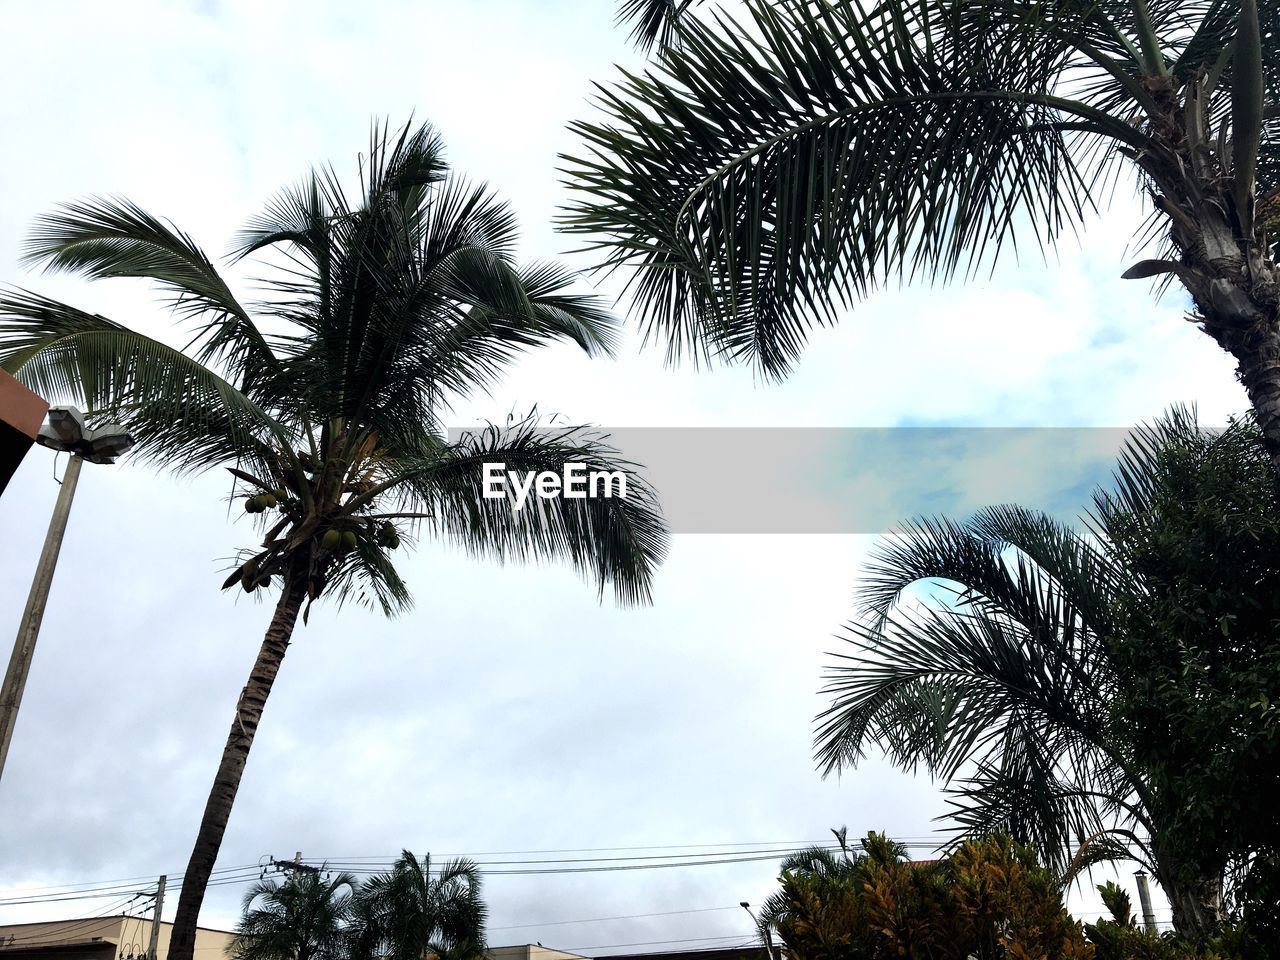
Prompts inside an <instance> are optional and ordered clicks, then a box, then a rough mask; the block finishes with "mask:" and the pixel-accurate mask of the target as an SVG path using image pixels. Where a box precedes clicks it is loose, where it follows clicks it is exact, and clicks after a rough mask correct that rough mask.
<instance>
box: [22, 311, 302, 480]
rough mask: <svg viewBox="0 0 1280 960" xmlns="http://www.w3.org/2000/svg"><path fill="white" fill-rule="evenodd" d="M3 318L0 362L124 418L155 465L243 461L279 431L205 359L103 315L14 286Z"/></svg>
mask: <svg viewBox="0 0 1280 960" xmlns="http://www.w3.org/2000/svg"><path fill="white" fill-rule="evenodd" d="M0 321H3V322H2V323H0V366H3V368H4V369H5V370H6V371H8V372H9V373H11V374H13V375H14V376H15V377H17V378H18V379H19V380H21V381H22V382H23V383H25V384H27V385H28V386H30V387H31V388H32V389H33V390H35V391H37V392H38V393H41V394H42V395H44V396H46V397H49V398H51V399H62V400H67V401H71V402H76V403H81V404H84V405H85V406H86V407H87V409H88V410H89V411H90V412H91V413H93V414H94V415H96V416H97V417H98V418H100V419H105V420H113V421H116V422H119V423H122V424H123V425H124V426H125V427H126V428H127V429H128V430H129V431H130V432H131V433H133V435H134V439H135V441H137V443H138V445H139V446H138V456H140V457H142V458H143V459H145V460H149V461H150V462H152V463H154V464H156V465H157V466H164V467H166V468H171V469H177V470H199V469H205V468H207V467H210V466H214V465H216V464H219V463H226V462H228V461H232V462H237V461H241V460H244V459H245V458H249V457H253V456H255V455H256V453H257V451H258V450H259V448H260V447H261V446H262V445H263V444H265V443H270V442H272V440H274V439H275V438H276V437H277V436H278V435H279V433H280V427H279V425H278V424H277V423H276V422H275V421H274V420H273V419H272V418H271V417H270V416H269V415H268V414H267V413H266V412H264V411H263V410H262V409H261V408H260V407H259V406H258V405H257V404H255V403H254V402H253V401H252V400H251V399H249V398H248V397H246V396H245V395H244V394H243V393H241V392H240V391H239V390H237V389H236V388H235V387H234V386H232V385H231V384H230V383H228V382H227V381H226V380H224V379H222V378H221V377H219V376H218V375H217V374H215V373H214V372H212V371H211V370H209V369H208V368H207V367H205V366H204V365H203V364H202V363H200V362H199V361H198V360H196V359H194V358H192V357H189V356H187V355H186V354H184V353H183V352H182V351H180V350H176V349H174V348H173V347H170V346H167V345H166V344H163V343H160V342H159V341H157V340H153V339H151V338H150V337H146V336H144V335H142V334H140V333H137V332H136V331H133V330H130V329H129V328H127V327H125V326H123V325H121V324H118V323H115V322H114V321H112V320H108V319H107V318H105V317H101V316H98V315H96V314H88V313H85V312H83V311H81V310H77V309H76V308H74V307H70V306H67V305H66V304H64V303H60V302H58V301H56V300H50V299H48V298H46V297H42V296H40V295H38V294H34V293H29V292H27V291H23V290H13V291H10V292H7V293H4V294H3V295H0Z"/></svg>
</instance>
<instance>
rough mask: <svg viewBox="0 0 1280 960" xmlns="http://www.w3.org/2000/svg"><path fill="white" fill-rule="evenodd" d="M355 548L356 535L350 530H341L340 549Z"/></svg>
mask: <svg viewBox="0 0 1280 960" xmlns="http://www.w3.org/2000/svg"><path fill="white" fill-rule="evenodd" d="M355 548H356V535H355V533H354V532H353V531H351V530H344V531H342V549H343V550H344V551H345V550H354V549H355Z"/></svg>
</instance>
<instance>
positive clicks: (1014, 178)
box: [563, 0, 1280, 469]
mask: <svg viewBox="0 0 1280 960" xmlns="http://www.w3.org/2000/svg"><path fill="white" fill-rule="evenodd" d="M735 6H736V5H735ZM743 6H744V8H745V15H744V16H742V17H740V18H735V17H734V16H733V15H732V14H731V13H728V12H723V11H720V12H717V13H716V14H714V15H710V16H693V15H691V13H690V10H689V9H688V8H689V7H690V4H689V3H673V2H671V0H631V2H629V3H627V4H625V5H624V7H623V8H622V14H623V16H625V17H628V18H630V19H631V20H632V22H633V23H634V24H635V31H636V35H637V37H638V38H639V39H640V40H641V41H642V42H647V43H655V42H657V43H661V42H662V41H663V39H664V38H666V39H668V41H669V42H668V43H667V44H666V45H665V46H664V47H663V48H662V50H661V53H660V55H659V57H658V58H657V60H656V62H655V63H654V64H653V65H652V67H651V68H650V69H649V70H647V71H645V72H644V73H642V74H626V75H625V76H624V78H623V79H622V80H621V81H620V82H618V83H616V84H613V85H610V86H607V87H604V88H602V90H601V93H600V97H599V100H600V104H601V107H602V109H603V112H604V116H603V117H602V118H601V119H599V120H594V121H590V122H580V123H576V124H574V129H575V130H576V131H577V132H578V134H580V136H581V138H582V140H583V148H582V149H581V151H579V155H578V156H576V157H574V156H570V157H566V158H564V159H565V162H566V170H565V172H566V174H567V182H568V184H569V186H570V188H571V189H573V190H575V191H576V192H577V193H576V199H575V200H574V201H573V202H572V204H571V205H570V207H569V208H568V210H567V212H566V213H565V214H564V223H563V226H564V228H565V229H566V230H568V231H570V232H572V233H577V234H581V235H583V236H584V237H585V238H586V240H585V241H584V242H585V243H586V245H587V248H588V249H592V250H596V251H598V252H599V254H600V255H601V256H602V257H603V264H604V267H605V268H606V269H614V268H619V267H627V268H635V269H634V272H633V273H632V274H631V275H630V281H629V283H630V290H631V292H632V295H633V300H634V307H635V310H636V311H637V312H638V314H639V316H640V317H641V318H642V322H643V324H644V327H645V331H646V335H647V336H648V335H652V336H655V337H656V338H658V339H661V340H664V341H665V343H666V346H667V351H668V356H669V358H672V359H675V358H679V357H681V356H682V355H686V354H689V355H692V356H693V357H694V358H695V359H706V358H709V357H713V356H715V357H719V358H723V359H726V360H729V361H744V362H749V363H752V364H754V365H755V366H756V367H757V368H758V369H759V370H760V371H761V372H762V373H763V374H765V375H766V376H769V377H782V376H784V375H785V374H786V373H787V371H788V369H789V367H790V365H791V364H792V363H793V362H794V361H795V360H796V358H797V357H798V356H799V355H800V353H801V351H802V349H803V346H804V343H805V340H806V338H807V335H808V331H809V330H810V328H811V327H812V326H814V325H815V324H816V325H823V324H828V323H831V322H834V321H835V319H836V316H837V313H838V311H839V310H840V309H842V308H844V307H847V306H849V305H850V304H851V303H852V302H853V301H854V300H856V299H858V298H861V297H863V296H865V295H866V294H867V293H868V292H870V291H871V290H873V289H874V288H876V287H877V286H878V285H879V284H881V283H884V282H886V281H887V280H889V279H891V278H894V277H899V278H903V279H914V278H917V277H932V278H937V279H942V280H947V279H950V278H952V277H953V276H954V275H955V274H957V273H961V274H968V273H970V272H972V271H975V270H977V269H978V268H980V267H982V266H983V265H984V264H987V263H990V262H993V261H994V259H995V258H997V256H998V255H999V254H1000V253H1002V252H1005V251H1009V250H1015V249H1016V248H1018V247H1019V246H1022V247H1026V246H1028V245H1038V246H1042V247H1043V246H1044V245H1045V244H1048V243H1051V242H1053V240H1054V239H1055V238H1056V237H1057V236H1058V235H1059V234H1060V233H1061V232H1062V231H1063V230H1064V229H1070V228H1073V227H1078V226H1079V225H1080V224H1081V223H1082V222H1083V221H1084V218H1085V217H1086V216H1087V215H1088V214H1089V213H1090V212H1091V211H1093V210H1095V209H1096V208H1099V207H1103V206H1105V205H1106V203H1107V201H1108V200H1109V198H1110V197H1111V195H1112V190H1113V187H1114V183H1115V178H1116V175H1117V173H1118V170H1119V168H1120V167H1121V166H1125V165H1127V166H1129V167H1130V168H1133V169H1135V170H1136V172H1137V175H1138V177H1139V178H1140V180H1141V182H1142V184H1143V186H1144V188H1145V190H1146V192H1147V194H1148V195H1149V196H1150V200H1151V206H1152V211H1153V212H1152V219H1151V220H1150V222H1149V223H1148V226H1147V229H1146V230H1144V231H1143V235H1144V239H1145V240H1147V241H1151V243H1150V244H1148V245H1154V246H1156V247H1157V248H1158V250H1159V252H1158V253H1157V254H1156V255H1155V256H1153V257H1152V258H1150V259H1146V260H1143V261H1141V262H1140V263H1137V264H1135V265H1134V266H1132V267H1130V268H1129V269H1128V270H1127V271H1126V272H1125V274H1124V275H1125V276H1126V277H1131V278H1149V277H1158V278H1160V281H1161V282H1162V283H1165V282H1169V281H1171V280H1176V281H1177V282H1179V283H1181V284H1182V286H1183V287H1184V288H1185V290H1186V292H1187V293H1188V294H1189V295H1190V297H1191V300H1192V301H1193V302H1194V305H1195V312H1194V314H1193V316H1192V317H1191V319H1193V320H1195V321H1196V322H1197V323H1198V324H1199V325H1200V326H1201V328H1202V329H1203V330H1204V332H1205V333H1207V334H1209V336H1211V337H1212V338H1213V339H1214V340H1215V341H1216V342H1217V343H1218V345H1219V346H1220V347H1222V349H1224V350H1226V351H1227V352H1228V353H1229V354H1231V356H1232V357H1234V358H1235V361H1236V363H1237V369H1238V374H1239V377H1240V380H1241V381H1242V383H1243V384H1244V387H1245V389H1246V390H1247V392H1248V395H1249V398H1250V401H1251V403H1252V404H1253V408H1254V411H1255V413H1256V415H1257V418H1258V421H1259V423H1260V425H1261V426H1262V429H1263V432H1264V434H1265V436H1266V440H1267V444H1268V450H1269V451H1270V453H1271V456H1272V459H1273V461H1275V463H1276V464H1277V468H1278V469H1280V272H1278V271H1277V267H1276V256H1277V243H1276V241H1277V237H1278V236H1280V233H1277V231H1276V229H1275V228H1276V226H1277V225H1278V224H1280V6H1278V5H1277V4H1275V3H1264V4H1259V3H1257V0H919V2H912V3H902V2H900V0H745V3H744V4H743ZM1119 269H1120V267H1119V266H1118V267H1117V272H1119Z"/></svg>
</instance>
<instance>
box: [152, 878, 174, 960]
mask: <svg viewBox="0 0 1280 960" xmlns="http://www.w3.org/2000/svg"><path fill="white" fill-rule="evenodd" d="M168 879H169V877H168V875H167V874H163V875H161V877H160V885H159V886H158V887H157V888H156V909H155V913H153V914H152V915H151V946H150V947H148V948H147V960H156V952H157V951H158V950H159V948H160V912H161V911H162V910H164V884H165V881H166V880H168Z"/></svg>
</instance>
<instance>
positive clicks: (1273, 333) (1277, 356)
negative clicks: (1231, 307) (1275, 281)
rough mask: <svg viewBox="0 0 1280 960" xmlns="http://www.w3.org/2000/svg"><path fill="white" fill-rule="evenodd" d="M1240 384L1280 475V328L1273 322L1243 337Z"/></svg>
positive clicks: (1239, 351)
mask: <svg viewBox="0 0 1280 960" xmlns="http://www.w3.org/2000/svg"><path fill="white" fill-rule="evenodd" d="M1232 353H1233V354H1234V355H1235V358H1236V361H1237V363H1238V367H1237V370H1238V373H1239V376H1240V382H1241V383H1242V384H1244V389H1245V392H1246V393H1248V395H1249V403H1250V404H1251V405H1252V406H1253V412H1254V414H1255V416H1257V418H1258V426H1259V427H1261V428H1262V436H1263V438H1264V442H1265V443H1266V445H1267V453H1269V454H1270V455H1271V462H1272V464H1273V465H1274V466H1275V468H1276V472H1277V473H1280V325H1278V324H1277V322H1276V321H1275V320H1274V319H1273V320H1272V321H1271V322H1269V323H1265V324H1260V325H1259V328H1258V329H1257V330H1255V331H1253V332H1251V333H1250V334H1249V335H1247V336H1245V337H1242V338H1241V342H1240V343H1239V344H1238V345H1237V346H1236V348H1235V349H1234V350H1233V351H1232Z"/></svg>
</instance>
